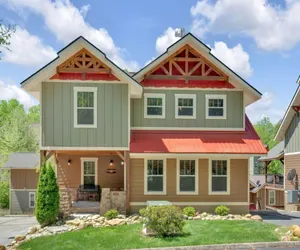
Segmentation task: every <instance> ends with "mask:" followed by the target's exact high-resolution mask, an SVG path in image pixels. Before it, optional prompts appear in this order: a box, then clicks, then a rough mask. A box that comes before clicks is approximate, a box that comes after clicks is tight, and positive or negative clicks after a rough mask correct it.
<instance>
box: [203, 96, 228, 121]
mask: <svg viewBox="0 0 300 250" xmlns="http://www.w3.org/2000/svg"><path fill="white" fill-rule="evenodd" d="M210 99H222V100H223V116H209V105H208V104H209V100H210ZM205 103H206V104H205V106H206V115H205V117H206V119H212V120H215V119H227V96H226V95H218V94H215V95H205Z"/></svg>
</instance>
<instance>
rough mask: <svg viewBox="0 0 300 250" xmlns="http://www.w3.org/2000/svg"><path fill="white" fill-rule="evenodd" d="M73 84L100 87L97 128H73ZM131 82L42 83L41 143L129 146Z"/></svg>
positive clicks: (68, 145) (74, 145)
mask: <svg viewBox="0 0 300 250" xmlns="http://www.w3.org/2000/svg"><path fill="white" fill-rule="evenodd" d="M74 87H97V128H74V90H73V88H74ZM128 105H129V103H128V85H127V84H109V83H103V84H102V83H100V84H99V83H66V82H64V83H53V82H44V83H43V84H42V133H43V134H42V146H45V147H46V146H47V147H128V119H129V116H128Z"/></svg>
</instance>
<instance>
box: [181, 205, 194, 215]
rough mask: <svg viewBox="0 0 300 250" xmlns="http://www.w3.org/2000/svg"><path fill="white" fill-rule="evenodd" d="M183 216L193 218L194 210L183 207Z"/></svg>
mask: <svg viewBox="0 0 300 250" xmlns="http://www.w3.org/2000/svg"><path fill="white" fill-rule="evenodd" d="M183 214H185V215H187V216H189V217H194V216H195V214H196V209H195V208H193V207H185V208H184V209H183Z"/></svg>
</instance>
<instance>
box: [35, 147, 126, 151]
mask: <svg viewBox="0 0 300 250" xmlns="http://www.w3.org/2000/svg"><path fill="white" fill-rule="evenodd" d="M40 150H62V151H63V150H66V151H71V150H76V151H109V150H112V151H126V150H129V147H123V148H122V147H121V148H118V147H44V146H42V147H40Z"/></svg>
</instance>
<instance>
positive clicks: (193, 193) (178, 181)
mask: <svg viewBox="0 0 300 250" xmlns="http://www.w3.org/2000/svg"><path fill="white" fill-rule="evenodd" d="M181 160H188V161H195V191H194V192H190V191H187V192H185V191H180V161H181ZM198 161H199V160H198V159H197V158H177V174H176V175H177V189H176V194H177V195H198V193H199V189H198ZM191 176H192V175H191Z"/></svg>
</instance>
